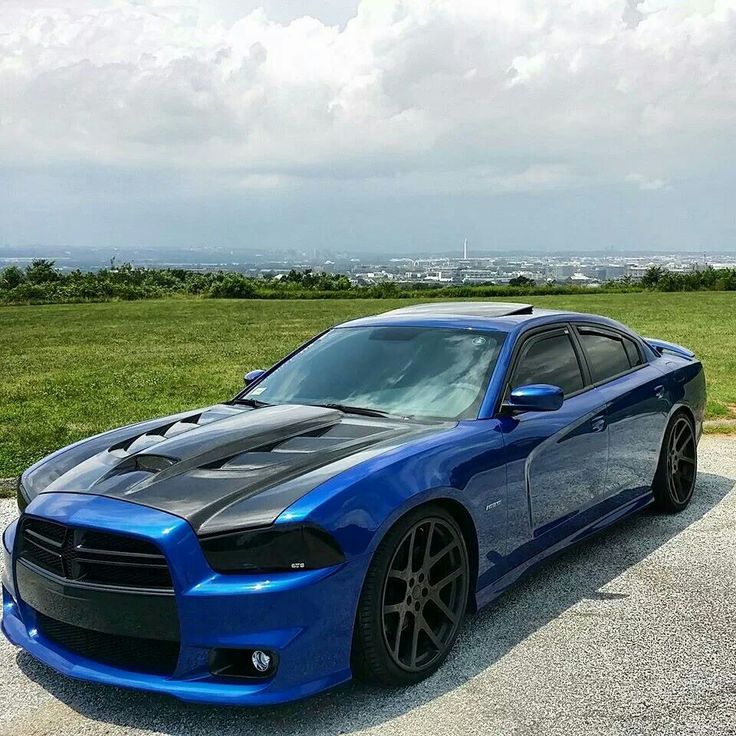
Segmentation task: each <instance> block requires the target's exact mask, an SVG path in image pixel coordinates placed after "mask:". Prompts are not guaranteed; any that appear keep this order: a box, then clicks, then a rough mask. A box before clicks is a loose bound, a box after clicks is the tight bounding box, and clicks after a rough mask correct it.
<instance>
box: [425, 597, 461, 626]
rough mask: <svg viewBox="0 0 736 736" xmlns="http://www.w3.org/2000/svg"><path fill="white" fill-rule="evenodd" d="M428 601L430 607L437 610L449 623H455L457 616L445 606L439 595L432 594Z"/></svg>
mask: <svg viewBox="0 0 736 736" xmlns="http://www.w3.org/2000/svg"><path fill="white" fill-rule="evenodd" d="M429 600H430V601H431V602H432V605H433V606H435V607H436V608H438V609H439V611H440V613H441V614H442V615H443V616H444V617H445V618H446V619H448V620H449V621H450V623H452V624H454V623H455V622H456V621H457V619H458V616H457V614H456V613H454V612H453V611H451V610H450V608H449V607H448V606H447V604H446V603H445V602H444V601H443V600H442V598H440V596H439V593H433V594H432V595H431V596H430V598H429Z"/></svg>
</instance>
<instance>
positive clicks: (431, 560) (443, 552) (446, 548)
mask: <svg viewBox="0 0 736 736" xmlns="http://www.w3.org/2000/svg"><path fill="white" fill-rule="evenodd" d="M455 549H459V545H458V543H457V542H456V541H455V540H454V539H453V540H452V542H450V543H449V544H447V545H445V546H444V547H443V548H442V549H441V550H440V551H439V552H437V553H436V554H434V555H432V557H430V558H429V566H428V569H429V568H432V567H434V566H435V565H436V564H437V563H438V562H439V561H440V560H441V559H442V558H443V557H445V555H448V554H450V552H452V551H453V550H455Z"/></svg>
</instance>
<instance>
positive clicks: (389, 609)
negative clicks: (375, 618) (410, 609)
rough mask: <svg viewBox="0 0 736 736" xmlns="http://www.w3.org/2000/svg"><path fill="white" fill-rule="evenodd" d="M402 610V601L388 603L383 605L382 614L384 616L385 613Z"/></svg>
mask: <svg viewBox="0 0 736 736" xmlns="http://www.w3.org/2000/svg"><path fill="white" fill-rule="evenodd" d="M403 610H404V603H403V601H402V602H401V603H391V604H390V605H388V606H384V607H383V615H384V616H385V615H386V614H387V613H401V612H402V611H403Z"/></svg>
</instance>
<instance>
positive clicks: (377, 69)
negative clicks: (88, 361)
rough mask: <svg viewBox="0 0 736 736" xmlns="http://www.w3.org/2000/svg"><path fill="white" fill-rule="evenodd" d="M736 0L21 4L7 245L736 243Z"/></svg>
mask: <svg viewBox="0 0 736 736" xmlns="http://www.w3.org/2000/svg"><path fill="white" fill-rule="evenodd" d="M735 11H736V0H719V2H712V1H707V0H600V1H598V2H596V3H590V2H585V0H572V2H570V1H569V0H508V1H507V2H504V3H489V2H479V0H432V1H431V2H430V1H429V0H290V1H289V2H288V3H285V2H283V1H282V0H200V1H198V2H196V3H195V2H193V0H136V2H120V1H119V0H68V1H67V2H66V3H64V4H59V3H51V2H50V1H49V0H4V1H3V2H2V3H0V27H2V29H3V33H2V34H0V88H2V90H3V94H2V96H0V247H6V248H7V247H10V248H15V249H20V250H22V251H23V252H25V253H30V252H32V251H34V249H38V248H43V247H48V248H58V247H67V248H82V247H86V248H104V249H108V250H112V249H113V248H118V249H120V250H121V251H128V250H133V249H140V248H149V249H154V250H159V251H162V252H163V251H166V252H171V251H174V250H177V249H200V250H202V251H203V252H204V251H205V250H206V249H207V248H214V247H221V248H233V249H239V250H246V249H247V250H264V251H277V250H285V249H289V248H296V249H306V250H309V249H314V248H322V249H332V250H339V251H344V252H353V253H358V252H373V253H383V252H392V253H396V254H408V253H416V252H439V251H443V252H446V251H448V250H450V249H451V248H454V247H456V245H455V244H457V247H458V248H462V243H463V238H464V237H467V238H468V245H469V249H470V251H471V252H472V251H473V249H475V248H478V249H479V250H481V251H485V252H548V253H555V252H560V251H569V250H575V249H578V250H582V249H586V248H587V249H589V250H591V251H609V250H611V249H613V250H615V251H627V252H655V251H660V252H663V251H668V252H678V251H703V250H705V251H712V252H729V251H734V250H736V218H734V216H733V204H732V201H731V200H732V192H733V191H734V190H735V189H736V147H734V145H733V131H734V129H735V127H736V84H734V80H735V79H736V24H734V22H733V17H734V12H735Z"/></svg>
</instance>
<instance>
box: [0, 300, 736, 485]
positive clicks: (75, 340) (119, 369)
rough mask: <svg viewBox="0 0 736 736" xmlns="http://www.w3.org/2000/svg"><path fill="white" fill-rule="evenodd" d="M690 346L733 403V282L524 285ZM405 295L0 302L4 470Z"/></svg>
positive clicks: (260, 362)
mask: <svg viewBox="0 0 736 736" xmlns="http://www.w3.org/2000/svg"><path fill="white" fill-rule="evenodd" d="M529 301H531V302H533V303H534V304H537V305H539V306H544V307H550V308H566V309H574V310H577V311H589V312H596V313H599V314H605V315H609V316H611V317H614V318H616V319H619V320H621V321H623V322H626V323H627V324H629V325H631V326H632V327H634V328H635V329H637V330H639V332H641V333H642V334H643V335H648V336H653V337H661V338H663V339H666V340H671V341H673V342H677V343H681V344H683V345H686V346H687V347H689V348H691V349H693V350H695V351H696V352H697V353H698V355H699V356H700V357H701V358H702V360H703V362H704V364H705V367H706V374H707V377H708V387H709V404H708V412H709V416H711V417H728V416H734V415H736V411H735V410H734V408H735V407H736V292H698V293H677V294H672V293H635V294H591V295H584V296H565V297H531V298H530V299H529ZM408 303H409V302H407V301H400V302H399V301H388V300H381V301H374V300H356V299H351V300H344V301H342V300H340V301H337V300H330V301H306V300H305V301H265V300H264V301H246V300H242V301H237V300H235V301H230V300H195V299H172V300H168V301H144V302H113V303H106V304H70V305H58V306H56V305H49V306H39V307H2V308H0V356H1V357H0V361H1V363H0V365H2V383H1V384H0V477H8V476H12V475H14V474H16V473H18V472H19V471H20V470H22V469H23V468H24V467H26V466H27V465H29V464H30V463H32V462H34V461H35V460H37V459H38V458H40V457H42V456H43V455H45V454H46V453H48V452H51V451H52V450H55V449H56V448H58V447H61V446H63V445H65V444H68V443H70V442H73V441H74V440H77V439H79V438H80V437H84V436H85V435H89V434H92V433H95V432H99V431H102V430H104V429H108V428H110V427H114V426H118V425H121V424H127V423H129V422H134V421H137V420H140V419H143V418H146V417H153V416H157V415H163V414H168V413H171V412H174V411H177V410H180V409H185V408H191V407H198V406H205V405H207V404H210V403H214V402H216V401H219V400H222V399H225V398H228V397H230V396H231V395H232V394H234V393H235V392H236V391H237V390H238V388H239V387H240V386H241V380H242V375H243V373H244V372H245V371H247V370H249V369H252V368H260V367H267V366H269V365H270V364H272V363H273V362H274V361H275V360H277V359H278V358H279V357H281V356H282V355H284V354H285V353H286V352H288V351H289V350H290V349H292V348H293V347H295V346H296V345H298V344H299V343H300V342H302V341H303V340H304V339H306V338H307V337H309V336H310V335H312V334H314V333H315V332H316V331H318V330H321V329H323V328H325V327H327V326H329V325H332V324H336V323H338V322H342V321H344V320H346V319H349V318H351V317H357V316H360V315H366V314H373V313H376V312H381V311H385V310H388V309H391V308H394V307H396V306H397V305H406V304H408Z"/></svg>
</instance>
